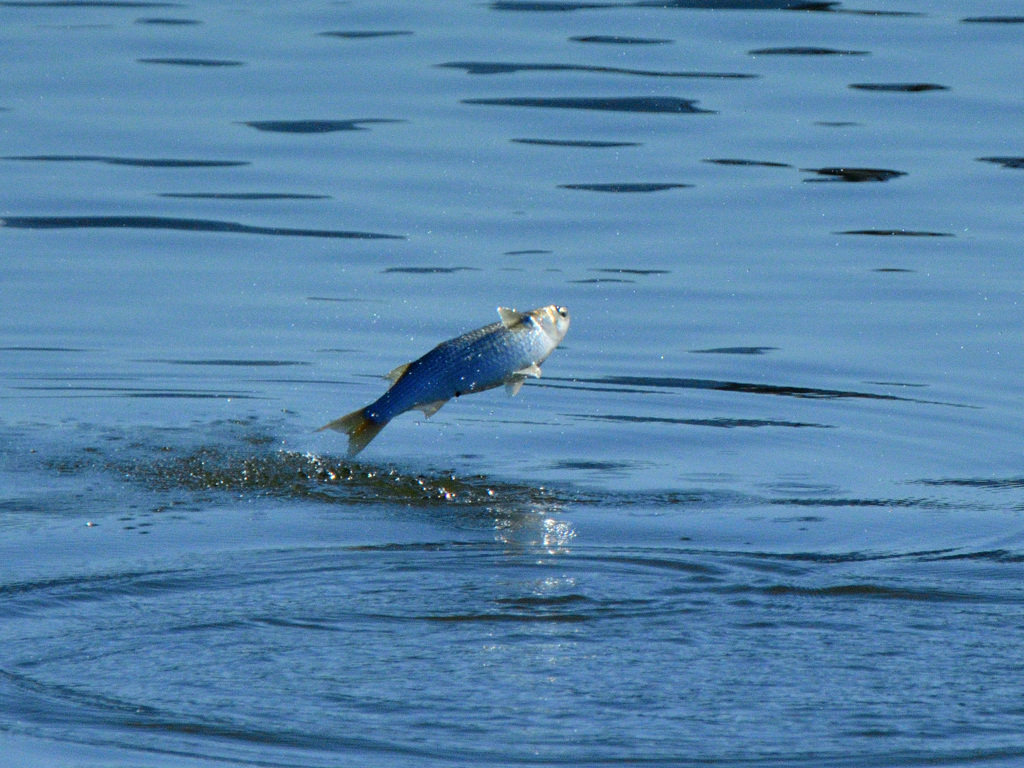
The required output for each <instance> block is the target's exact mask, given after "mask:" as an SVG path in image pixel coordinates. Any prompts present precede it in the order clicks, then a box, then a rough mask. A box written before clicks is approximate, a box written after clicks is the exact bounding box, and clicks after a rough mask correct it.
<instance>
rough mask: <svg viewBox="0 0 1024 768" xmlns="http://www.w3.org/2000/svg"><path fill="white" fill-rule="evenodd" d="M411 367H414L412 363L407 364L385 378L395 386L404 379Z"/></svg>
mask: <svg viewBox="0 0 1024 768" xmlns="http://www.w3.org/2000/svg"><path fill="white" fill-rule="evenodd" d="M410 365H412V363H405V364H404V365H400V366H398V367H397V368H395V369H394V370H393V371H392V372H391V373H389V374H388V375H387V376H385V377H384V378H385V379H387V380H388V381H390V382H391V383H392V384H395V383H396V382H397V381H398V380H399V379H400V378H402V376H403V375H404V374H405V372H406V371H407V370H409V366H410Z"/></svg>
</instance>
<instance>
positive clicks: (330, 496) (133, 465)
mask: <svg viewBox="0 0 1024 768" xmlns="http://www.w3.org/2000/svg"><path fill="white" fill-rule="evenodd" d="M162 454H163V455H162ZM61 467H67V470H66V471H71V472H82V471H87V470H89V469H102V470H108V471H113V472H115V473H117V474H119V475H121V476H123V477H124V479H126V480H129V481H134V482H138V483H141V484H143V485H145V486H148V487H150V488H153V489H155V490H160V491H175V490H190V491H226V492H229V493H232V494H236V493H249V494H255V495H261V496H277V497H285V498H292V499H306V500H311V501H322V502H327V503H330V504H356V505H367V504H374V505H378V504H402V505H408V506H420V507H422V506H426V507H434V506H437V505H444V506H449V505H453V504H455V505H471V506H480V507H485V508H490V509H495V508H500V507H501V506H502V505H508V504H510V503H511V504H512V505H514V506H516V507H521V506H525V505H530V504H533V503H537V504H543V503H549V502H551V501H555V500H558V498H559V496H558V495H557V494H556V493H554V492H553V491H551V490H549V489H546V488H536V487H533V486H526V485H515V484H508V483H502V482H500V481H494V480H491V479H489V478H486V477H483V476H473V477H465V478H459V477H456V476H455V475H454V474H451V473H447V474H435V475H424V474H410V473H407V472H403V471H402V470H399V469H397V468H394V467H379V466H373V465H369V464H362V463H357V462H352V461H347V460H341V459H337V458H334V457H331V456H317V455H313V454H309V453H304V454H300V453H296V452H292V451H270V452H259V451H253V449H252V448H251V447H250V448H248V449H242V450H230V449H226V448H223V447H212V446H201V447H198V448H192V449H184V450H182V451H181V452H180V453H178V454H177V455H171V456H167V455H166V451H164V450H161V449H159V448H155V449H154V450H153V453H152V454H150V453H149V452H147V451H141V450H140V451H137V452H136V455H135V457H134V458H129V459H124V458H122V457H119V456H118V457H115V458H106V457H104V456H103V455H102V454H99V455H97V454H86V455H85V456H84V457H79V458H72V459H67V460H63V461H61V462H59V466H58V467H57V468H58V469H61Z"/></svg>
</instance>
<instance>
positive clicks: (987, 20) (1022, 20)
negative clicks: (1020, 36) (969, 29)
mask: <svg viewBox="0 0 1024 768" xmlns="http://www.w3.org/2000/svg"><path fill="white" fill-rule="evenodd" d="M960 21H961V22H963V23H965V24H1024V16H969V17H967V18H966V19H960Z"/></svg>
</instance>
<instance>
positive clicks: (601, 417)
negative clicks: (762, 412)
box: [565, 413, 834, 429]
mask: <svg viewBox="0 0 1024 768" xmlns="http://www.w3.org/2000/svg"><path fill="white" fill-rule="evenodd" d="M565 415H566V416H569V417H572V418H577V419H587V420H590V421H614V422H620V423H627V424H679V425H683V426H687V427H715V428H718V429H737V428H745V429H752V428H758V427H790V428H794V429H805V428H806V429H834V427H833V425H831V424H815V423H813V422H804V421H778V420H775V419H733V418H725V417H722V418H714V419H677V418H671V417H667V416H630V415H620V414H586V413H567V414H565Z"/></svg>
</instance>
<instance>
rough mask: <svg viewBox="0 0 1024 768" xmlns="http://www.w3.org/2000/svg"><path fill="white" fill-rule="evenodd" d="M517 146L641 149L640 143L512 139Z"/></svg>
mask: <svg viewBox="0 0 1024 768" xmlns="http://www.w3.org/2000/svg"><path fill="white" fill-rule="evenodd" d="M510 141H513V142H515V143H516V144H536V145H538V146H542V147H580V148H585V149H606V148H610V147H640V146H643V145H642V144H641V143H640V142H638V141H585V140H572V139H564V140H560V139H510Z"/></svg>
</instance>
